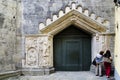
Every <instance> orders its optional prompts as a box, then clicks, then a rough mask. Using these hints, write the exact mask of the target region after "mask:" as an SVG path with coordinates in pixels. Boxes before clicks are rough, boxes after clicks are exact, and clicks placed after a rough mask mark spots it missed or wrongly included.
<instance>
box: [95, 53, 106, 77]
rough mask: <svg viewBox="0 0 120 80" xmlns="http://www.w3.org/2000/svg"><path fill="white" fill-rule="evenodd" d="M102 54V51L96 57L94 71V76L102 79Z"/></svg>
mask: <svg viewBox="0 0 120 80" xmlns="http://www.w3.org/2000/svg"><path fill="white" fill-rule="evenodd" d="M103 53H104V51H100V52H99V53H98V54H97V55H96V59H95V60H96V69H95V74H96V76H100V77H102V62H103Z"/></svg>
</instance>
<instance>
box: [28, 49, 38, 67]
mask: <svg viewBox="0 0 120 80" xmlns="http://www.w3.org/2000/svg"><path fill="white" fill-rule="evenodd" d="M26 61H27V65H29V66H36V65H37V63H38V53H37V51H36V49H35V48H30V49H29V50H28V53H27V55H26Z"/></svg>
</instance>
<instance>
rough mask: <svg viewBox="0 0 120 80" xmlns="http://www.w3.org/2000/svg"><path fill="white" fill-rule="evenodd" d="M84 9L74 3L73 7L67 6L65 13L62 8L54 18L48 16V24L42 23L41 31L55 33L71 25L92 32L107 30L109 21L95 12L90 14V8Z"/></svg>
mask: <svg viewBox="0 0 120 80" xmlns="http://www.w3.org/2000/svg"><path fill="white" fill-rule="evenodd" d="M82 10H83V9H82V7H81V6H78V7H76V5H75V3H73V4H72V8H70V7H66V8H65V13H64V12H63V11H62V10H61V11H59V14H58V15H53V18H52V19H50V18H48V19H47V20H46V25H45V24H43V23H40V25H39V29H40V32H41V33H42V34H48V33H50V34H52V35H55V34H57V33H59V32H60V31H62V30H63V29H65V28H67V27H68V26H70V25H75V26H77V27H79V28H81V29H83V30H85V31H87V32H90V33H92V34H94V33H98V32H105V31H106V26H108V25H109V24H108V23H109V22H108V21H106V20H103V18H101V17H96V16H95V14H93V13H92V14H89V13H88V10H84V11H82ZM57 16H58V17H57Z"/></svg>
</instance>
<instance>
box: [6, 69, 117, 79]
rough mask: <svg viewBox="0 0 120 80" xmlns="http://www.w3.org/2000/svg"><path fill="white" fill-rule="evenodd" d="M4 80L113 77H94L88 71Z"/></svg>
mask: <svg viewBox="0 0 120 80" xmlns="http://www.w3.org/2000/svg"><path fill="white" fill-rule="evenodd" d="M5 80H115V79H113V77H111V78H109V79H107V78H106V76H103V77H99V76H95V74H94V73H92V72H90V71H85V72H55V73H53V74H50V75H44V76H17V77H11V78H9V79H5Z"/></svg>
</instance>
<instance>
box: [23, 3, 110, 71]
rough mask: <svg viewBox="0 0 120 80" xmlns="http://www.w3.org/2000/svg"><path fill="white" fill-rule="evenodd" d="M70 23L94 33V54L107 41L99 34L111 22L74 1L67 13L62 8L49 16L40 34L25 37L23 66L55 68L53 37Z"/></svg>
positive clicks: (42, 25) (40, 27)
mask: <svg viewBox="0 0 120 80" xmlns="http://www.w3.org/2000/svg"><path fill="white" fill-rule="evenodd" d="M70 25H75V26H76V27H78V28H80V29H83V30H85V31H86V32H88V33H90V34H91V35H92V36H91V37H92V42H91V44H92V54H93V55H92V56H94V55H96V53H98V52H99V50H101V49H102V47H101V46H104V44H105V42H104V41H103V42H101V41H102V40H104V39H103V38H104V37H103V36H102V35H101V36H100V35H99V34H100V33H103V32H105V31H106V27H108V26H109V22H108V21H106V20H104V19H103V18H101V17H97V16H96V15H95V14H94V13H91V14H89V11H88V10H87V9H85V10H84V9H83V8H82V7H81V6H80V5H78V6H76V4H75V3H72V6H70V7H69V6H67V7H66V8H65V13H64V11H63V10H60V11H59V13H58V15H53V17H52V18H51V19H50V18H48V19H47V20H46V23H45V24H44V23H40V24H39V30H40V34H36V35H28V36H26V37H25V54H26V55H25V59H23V62H22V63H23V67H24V68H30V69H31V68H41V69H44V70H45V68H47V70H46V71H49V72H50V69H51V70H53V68H52V67H53V37H54V35H56V34H57V33H59V32H61V31H62V30H64V29H65V28H67V27H69V26H70ZM96 34H97V35H96ZM101 43H103V44H101ZM98 45H99V46H98ZM96 47H97V48H96Z"/></svg>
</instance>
